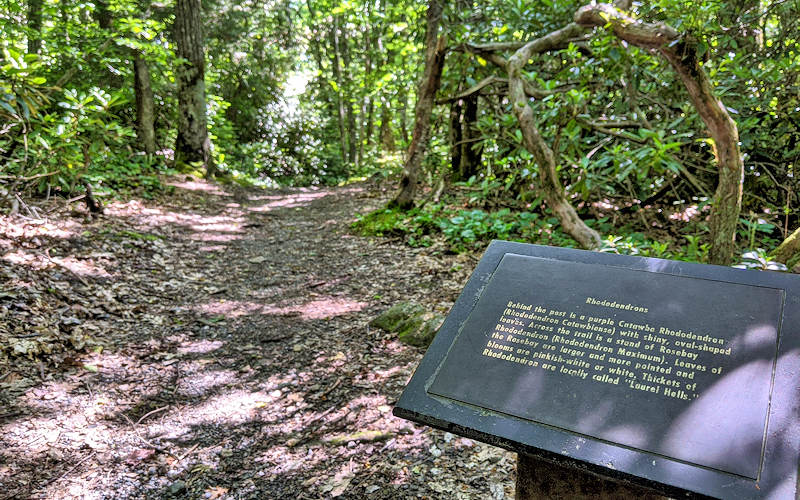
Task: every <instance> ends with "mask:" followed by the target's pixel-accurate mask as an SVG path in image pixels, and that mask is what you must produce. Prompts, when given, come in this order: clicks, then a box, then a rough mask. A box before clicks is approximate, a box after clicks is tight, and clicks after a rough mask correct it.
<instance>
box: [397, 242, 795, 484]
mask: <svg viewBox="0 0 800 500" xmlns="http://www.w3.org/2000/svg"><path fill="white" fill-rule="evenodd" d="M799 408H800V279H798V278H797V277H795V276H790V275H783V274H777V273H766V272H757V271H743V270H738V269H731V268H725V267H719V266H706V265H700V264H689V263H685V262H675V261H665V260H660V259H648V258H640V257H628V256H620V255H610V254H602V253H596V252H584V251H579V250H568V249H557V248H551V247H541V246H536V245H525V244H518V243H509V242H493V243H492V245H490V247H489V249H488V250H487V252H486V254H485V255H484V257H483V259H481V262H480V263H479V264H478V267H477V269H476V270H475V272H474V274H473V275H472V278H471V279H470V281H469V282H468V283H467V286H466V287H465V289H464V291H463V292H462V295H461V297H460V298H459V299H458V301H457V302H456V304H455V305H454V307H453V309H452V311H451V313H450V315H449V316H448V318H447V320H446V321H445V323H444V325H443V326H442V328H441V330H440V332H439V334H438V335H437V337H436V339H435V340H434V343H433V344H432V345H431V347H430V348H429V350H428V352H427V353H426V355H425V357H424V359H423V361H422V363H421V364H420V367H419V368H418V370H417V372H416V373H415V375H414V377H413V378H412V380H411V382H410V383H409V385H408V387H407V388H406V390H405V391H404V393H403V395H402V397H401V398H400V400H399V401H398V403H397V405H396V407H395V414H396V415H398V416H401V417H404V418H409V419H411V420H415V421H418V422H422V423H426V424H429V425H433V426H435V427H439V428H443V429H447V430H450V431H452V432H456V433H460V434H463V435H467V436H469V437H473V438H477V439H480V440H483V441H486V442H489V443H492V444H497V445H500V446H504V447H506V448H509V449H511V450H514V451H518V452H522V453H528V454H533V455H538V456H540V457H543V458H545V459H550V460H558V461H560V462H564V461H567V462H569V463H572V465H576V466H579V467H582V468H585V469H590V470H592V471H593V472H596V473H599V474H601V475H606V476H612V477H619V478H623V479H626V480H628V481H633V482H636V483H639V484H642V485H644V486H649V487H652V488H655V489H658V490H661V491H663V492H665V493H677V494H685V493H694V494H699V495H706V496H712V497H718V498H786V499H795V498H797V492H798V465H800V459H799V458H800V409H799Z"/></svg>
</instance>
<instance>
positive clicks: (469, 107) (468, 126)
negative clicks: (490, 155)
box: [459, 94, 483, 180]
mask: <svg viewBox="0 0 800 500" xmlns="http://www.w3.org/2000/svg"><path fill="white" fill-rule="evenodd" d="M477 122H478V94H473V95H470V96H467V97H466V98H465V99H464V120H463V127H464V128H463V133H462V134H461V135H462V137H463V139H462V141H463V142H462V143H461V150H462V153H461V165H460V166H459V168H460V169H461V178H462V179H464V180H467V179H469V178H470V177H472V176H473V175H476V174H477V173H478V170H479V168H480V165H481V157H482V156H483V146H482V145H481V143H480V134H479V133H478V130H477Z"/></svg>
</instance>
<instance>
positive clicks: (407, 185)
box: [389, 0, 447, 210]
mask: <svg viewBox="0 0 800 500" xmlns="http://www.w3.org/2000/svg"><path fill="white" fill-rule="evenodd" d="M441 20H442V3H441V1H440V0H430V1H429V3H428V13H427V27H426V28H425V45H426V51H425V71H424V73H423V77H422V82H421V84H420V86H419V92H418V94H417V105H416V108H415V112H414V115H415V116H414V120H415V121H414V134H413V136H412V137H411V144H410V145H409V147H408V158H407V159H406V164H405V167H404V169H403V178H402V179H401V180H400V190H399V191H398V193H397V195H396V196H395V198H394V199H393V200H392V201H391V202H389V206H390V207H396V208H399V209H401V210H407V209H409V208H411V207H413V206H414V199H415V198H416V194H417V189H418V185H419V175H420V170H421V169H422V160H423V159H424V158H425V151H426V149H427V145H428V134H429V133H430V128H431V114H432V112H433V105H434V103H435V98H436V92H437V91H438V90H439V86H440V85H441V81H442V69H443V68H444V59H445V54H446V50H445V46H446V44H447V38H446V37H445V36H438V33H439V23H440V22H441Z"/></svg>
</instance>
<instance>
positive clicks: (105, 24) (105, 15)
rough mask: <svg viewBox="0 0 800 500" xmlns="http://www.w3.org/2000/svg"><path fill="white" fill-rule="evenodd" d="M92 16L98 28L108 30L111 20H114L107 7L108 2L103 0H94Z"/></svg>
mask: <svg viewBox="0 0 800 500" xmlns="http://www.w3.org/2000/svg"><path fill="white" fill-rule="evenodd" d="M94 18H95V20H96V21H97V24H98V25H99V26H100V29H104V30H110V29H111V22H112V21H113V20H114V18H113V16H112V15H111V11H110V10H109V9H108V2H107V1H105V0H98V1H97V2H95V10H94Z"/></svg>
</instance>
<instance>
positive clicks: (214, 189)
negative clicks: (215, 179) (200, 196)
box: [167, 179, 228, 196]
mask: <svg viewBox="0 0 800 500" xmlns="http://www.w3.org/2000/svg"><path fill="white" fill-rule="evenodd" d="M167 185H168V186H175V187H176V188H180V189H185V190H187V191H202V192H204V193H208V194H213V195H216V196H228V193H226V192H225V191H223V190H222V189H220V188H219V187H218V186H215V185H214V184H209V183H208V182H206V181H204V180H202V179H192V180H188V181H172V182H168V183H167Z"/></svg>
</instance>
